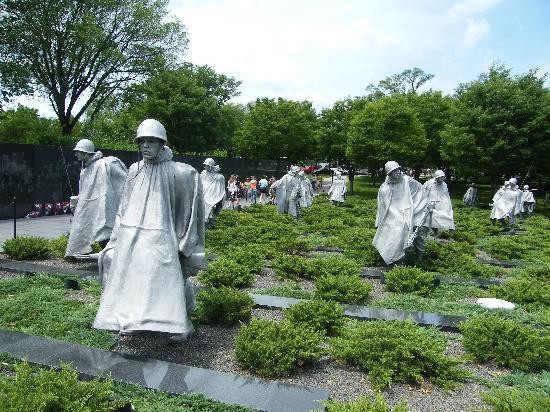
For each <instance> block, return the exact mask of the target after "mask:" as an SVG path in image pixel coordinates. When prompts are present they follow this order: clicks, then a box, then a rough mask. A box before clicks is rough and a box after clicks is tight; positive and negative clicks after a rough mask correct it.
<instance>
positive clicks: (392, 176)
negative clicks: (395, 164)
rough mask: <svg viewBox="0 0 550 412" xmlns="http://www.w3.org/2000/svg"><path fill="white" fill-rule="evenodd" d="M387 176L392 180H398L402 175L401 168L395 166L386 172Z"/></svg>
mask: <svg viewBox="0 0 550 412" xmlns="http://www.w3.org/2000/svg"><path fill="white" fill-rule="evenodd" d="M388 176H389V177H390V179H391V181H392V182H399V181H400V180H401V178H402V177H403V172H402V171H401V169H399V168H397V169H394V170H392V171H391V172H390V173H388Z"/></svg>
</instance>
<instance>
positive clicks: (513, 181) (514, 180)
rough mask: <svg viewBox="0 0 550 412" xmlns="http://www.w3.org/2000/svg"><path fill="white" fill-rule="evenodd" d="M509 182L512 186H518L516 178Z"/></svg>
mask: <svg viewBox="0 0 550 412" xmlns="http://www.w3.org/2000/svg"><path fill="white" fill-rule="evenodd" d="M508 182H509V183H510V184H511V185H517V184H518V179H516V178H515V177H512V178H511V179H510V180H508Z"/></svg>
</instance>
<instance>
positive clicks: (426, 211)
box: [406, 204, 433, 247]
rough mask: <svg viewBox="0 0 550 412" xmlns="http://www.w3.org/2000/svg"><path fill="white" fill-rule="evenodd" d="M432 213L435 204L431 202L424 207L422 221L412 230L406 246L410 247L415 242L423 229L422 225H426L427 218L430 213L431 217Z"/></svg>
mask: <svg viewBox="0 0 550 412" xmlns="http://www.w3.org/2000/svg"><path fill="white" fill-rule="evenodd" d="M432 213H433V206H432V205H431V204H428V206H426V209H424V214H423V215H422V219H420V223H419V224H418V226H416V229H415V230H414V232H412V233H411V234H410V236H409V237H408V239H407V243H406V247H409V246H411V245H412V244H413V242H414V240H415V239H416V238H417V237H418V235H419V234H420V230H422V226H424V223H426V219H428V215H430V218H431V216H432Z"/></svg>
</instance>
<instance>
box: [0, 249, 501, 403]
mask: <svg viewBox="0 0 550 412" xmlns="http://www.w3.org/2000/svg"><path fill="white" fill-rule="evenodd" d="M33 263H43V264H49V265H50V266H57V267H71V268H78V269H82V268H86V267H89V266H90V262H84V263H76V264H75V263H68V262H64V261H62V260H54V259H50V260H47V261H41V262H33ZM16 276H18V275H17V274H15V273H12V272H3V271H0V279H7V278H13V277H16ZM192 280H193V281H195V282H196V279H194V278H192ZM365 281H368V282H370V283H372V284H373V286H374V290H373V292H371V294H370V297H371V299H379V298H381V297H382V296H383V295H384V293H385V292H384V291H383V287H382V286H381V285H380V282H379V281H376V280H365ZM279 283H280V282H279V281H278V280H277V278H276V276H275V274H274V271H273V270H272V269H271V268H264V269H263V270H262V273H261V274H260V275H259V276H257V278H256V282H255V283H254V285H252V287H250V288H249V289H248V290H249V291H255V290H259V289H264V288H267V287H271V286H275V285H277V284H279ZM299 284H300V285H301V286H302V287H304V288H306V289H311V288H313V284H312V283H311V282H308V281H300V282H299ZM67 297H68V298H69V299H75V300H80V301H85V302H88V301H90V300H91V299H93V298H92V297H91V296H88V295H86V294H85V293H83V292H82V291H68V292H67ZM252 314H253V317H255V318H261V319H270V320H282V319H283V317H284V316H283V313H282V311H279V310H265V309H254V310H253V313H252ZM238 330H239V327H238V326H233V327H221V326H211V325H200V326H199V327H198V329H197V330H196V331H195V333H194V334H193V335H192V336H191V337H190V338H189V340H188V341H187V342H184V343H172V342H169V341H168V336H167V334H162V333H154V332H145V333H143V334H140V335H136V336H117V338H116V342H115V344H114V345H113V347H112V348H111V349H112V350H114V351H117V352H121V353H127V354H132V355H137V356H143V357H148V358H154V359H160V360H165V361H170V362H177V363H182V364H186V365H189V366H195V367H201V368H208V369H214V370H218V371H221V372H230V373H237V374H241V375H248V376H250V375H251V373H250V372H248V371H246V370H243V369H241V368H240V367H239V365H238V364H237V362H236V360H235V358H234V353H233V340H234V338H235V336H236V335H237V333H238ZM445 334H446V336H447V338H448V339H449V344H448V347H447V351H446V354H447V355H450V356H463V355H464V349H463V347H462V344H461V342H460V339H461V335H460V334H458V333H445ZM464 367H465V368H466V369H468V370H470V371H471V372H474V373H475V374H477V375H479V376H482V377H485V378H491V377H495V376H499V375H502V374H504V373H506V372H507V371H506V370H505V369H502V368H496V367H494V366H492V365H489V366H487V365H477V364H473V363H465V365H464ZM279 381H282V382H287V383H292V384H297V385H303V386H311V387H317V388H322V389H325V390H327V391H328V392H329V393H330V397H331V398H332V399H336V400H341V401H350V400H355V399H357V398H358V397H359V396H362V395H366V394H370V393H372V389H371V388H370V385H369V383H368V379H367V376H366V374H365V373H364V372H362V371H361V370H360V369H359V368H357V367H354V366H351V365H348V364H346V363H345V362H342V361H338V360H335V359H333V358H331V357H324V358H322V359H321V360H320V361H318V362H316V363H314V364H312V365H308V366H306V367H304V368H301V369H300V370H299V371H298V373H297V374H296V375H295V376H292V377H291V378H287V379H280V380H279ZM483 390H484V388H483V386H482V385H480V384H479V383H476V382H467V383H466V384H464V385H463V386H462V387H461V388H459V389H457V390H455V391H445V390H442V389H439V388H438V387H434V386H433V385H431V384H430V383H425V384H424V385H422V386H421V387H413V386H410V385H405V384H393V385H392V386H391V387H389V388H387V389H386V390H385V391H384V395H385V397H386V399H387V400H388V401H389V402H390V403H391V404H392V405H393V404H395V403H397V402H398V401H400V400H405V401H406V402H407V404H408V405H409V409H410V410H411V411H418V412H423V411H437V412H440V411H450V412H453V411H469V410H471V409H472V408H479V407H480V406H482V402H481V400H480V398H479V393H480V392H481V391H483Z"/></svg>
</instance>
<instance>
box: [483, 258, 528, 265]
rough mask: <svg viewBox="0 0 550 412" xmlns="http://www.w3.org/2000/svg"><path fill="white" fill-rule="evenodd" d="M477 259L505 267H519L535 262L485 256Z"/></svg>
mask: <svg viewBox="0 0 550 412" xmlns="http://www.w3.org/2000/svg"><path fill="white" fill-rule="evenodd" d="M477 260H478V261H479V262H481V263H485V264H487V265H493V266H500V267H503V268H517V267H522V266H529V265H532V264H533V263H531V262H512V261H508V260H498V259H491V258H483V257H478V258H477Z"/></svg>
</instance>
